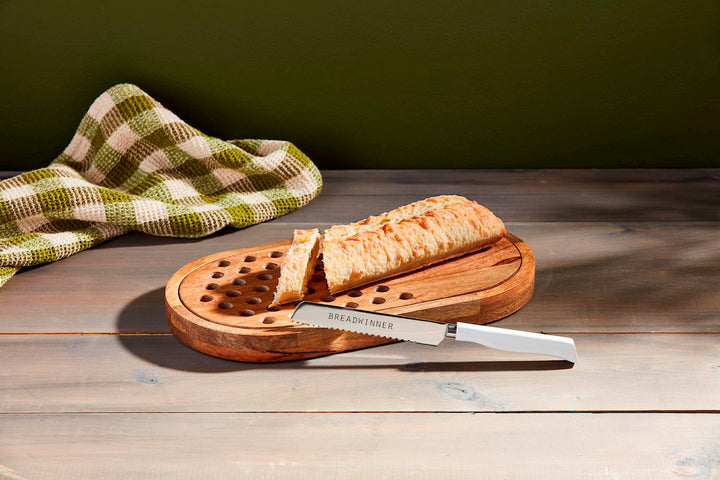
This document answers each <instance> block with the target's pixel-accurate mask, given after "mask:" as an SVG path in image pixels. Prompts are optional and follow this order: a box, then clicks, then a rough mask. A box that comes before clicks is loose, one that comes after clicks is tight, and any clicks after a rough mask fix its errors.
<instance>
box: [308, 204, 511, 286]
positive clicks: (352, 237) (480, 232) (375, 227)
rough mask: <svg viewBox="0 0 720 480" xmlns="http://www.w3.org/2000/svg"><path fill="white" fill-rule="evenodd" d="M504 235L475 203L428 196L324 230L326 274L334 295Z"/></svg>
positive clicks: (497, 223)
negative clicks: (358, 220)
mask: <svg viewBox="0 0 720 480" xmlns="http://www.w3.org/2000/svg"><path fill="white" fill-rule="evenodd" d="M505 233H506V230H505V225H504V224H503V222H502V220H500V219H499V218H497V217H496V216H495V215H494V214H493V213H492V212H491V211H490V210H488V209H487V208H485V207H483V206H482V205H479V204H478V203H477V202H474V201H471V200H468V199H466V198H464V197H460V196H457V195H442V196H438V197H431V198H428V199H425V200H422V201H420V202H415V203H412V204H410V205H405V206H403V207H400V208H398V209H395V210H393V211H390V212H386V213H383V214H382V215H378V216H376V217H369V218H367V219H365V220H362V221H360V222H355V223H352V224H349V225H338V226H333V227H331V228H329V229H328V230H326V231H325V236H324V239H323V244H322V250H323V263H324V269H325V278H326V279H327V282H328V288H329V290H330V293H332V294H335V293H339V292H342V291H346V290H349V289H352V288H356V287H359V286H361V285H365V284H368V283H372V282H375V281H378V280H381V279H384V278H388V277H392V276H395V275H400V274H403V273H407V272H410V271H413V270H417V269H419V268H422V267H425V266H428V265H431V264H433V263H437V262H440V261H444V260H447V259H449V258H454V257H457V256H460V255H464V254H467V253H470V252H472V251H474V250H477V249H479V248H482V247H484V246H485V245H488V244H491V243H494V242H497V241H498V240H500V239H501V238H502V237H503V236H504V235H505Z"/></svg>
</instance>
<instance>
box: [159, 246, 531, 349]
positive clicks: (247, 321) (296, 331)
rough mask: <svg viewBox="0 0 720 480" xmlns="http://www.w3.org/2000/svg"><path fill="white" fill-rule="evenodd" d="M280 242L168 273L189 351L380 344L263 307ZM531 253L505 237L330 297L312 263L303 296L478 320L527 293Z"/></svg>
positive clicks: (511, 306) (281, 252) (285, 309)
mask: <svg viewBox="0 0 720 480" xmlns="http://www.w3.org/2000/svg"><path fill="white" fill-rule="evenodd" d="M289 247H290V241H285V242H278V243H269V244H265V245H258V246H255V247H248V248H241V249H238V250H230V251H226V252H219V253H215V254H213V255H208V256H206V257H203V258H200V259H198V260H195V261H193V262H191V263H189V264H187V265H185V266H184V267H182V268H181V269H180V270H178V271H177V272H176V273H175V274H174V275H173V276H172V277H171V278H170V280H169V281H168V284H167V287H166V289H165V306H166V312H167V321H168V325H169V327H170V329H171V331H172V333H173V334H174V335H175V337H177V338H178V339H179V340H180V341H181V342H183V343H184V344H186V345H188V346H189V347H191V348H194V349H195V350H199V351H201V352H203V353H207V354H209V355H213V356H216V357H221V358H226V359H230V360H239V361H245V362H277V361H284V360H299V359H304V358H312V357H318V356H322V355H328V354H332V353H338V352H344V351H348V350H355V349H358V348H363V347H370V346H375V345H381V344H385V343H390V342H392V340H389V339H387V338H383V337H375V336H371V335H363V334H358V333H351V332H342V331H338V330H333V329H325V328H319V327H313V326H308V325H301V324H296V323H293V322H292V321H291V320H290V313H292V311H293V309H294V308H295V304H288V305H283V306H282V307H270V308H268V305H269V304H270V301H271V300H272V296H273V292H274V291H275V287H276V285H277V281H278V274H279V272H280V265H282V261H283V259H284V257H285V254H286V252H287V250H288V248H289ZM534 283H535V257H534V256H533V254H532V251H531V250H530V248H529V247H528V246H527V245H526V244H525V243H524V242H523V241H522V240H520V239H519V238H517V237H516V236H514V235H512V234H508V235H506V236H505V238H503V239H501V240H500V241H498V242H497V243H495V244H493V245H490V246H487V247H485V248H483V249H481V250H479V251H477V252H474V253H471V254H468V255H465V256H462V257H458V258H455V259H452V260H448V261H445V262H442V263H438V264H436V265H433V266H430V267H426V268H424V269H421V270H418V271H415V272H412V273H409V274H405V275H401V276H398V277H393V278H390V279H386V280H383V281H380V282H377V283H374V284H371V285H367V286H365V287H362V288H358V289H356V290H351V291H348V292H344V293H342V294H339V295H335V296H332V295H330V294H329V293H328V290H327V284H326V282H325V278H324V274H323V272H322V270H321V268H320V266H319V267H318V269H317V270H316V272H315V274H314V275H313V277H312V279H311V281H310V283H309V288H310V290H309V292H310V293H309V295H307V296H306V300H309V301H315V302H327V303H329V304H331V305H340V306H347V307H351V308H361V309H364V310H375V311H381V312H385V313H392V314H397V315H405V316H409V317H415V318H423V319H428V320H436V321H442V322H447V323H456V322H458V321H463V322H467V323H477V324H482V323H488V322H492V321H495V320H498V319H501V318H503V317H506V316H508V315H510V314H511V313H513V312H515V311H517V310H518V309H520V308H521V307H522V306H523V305H525V303H527V301H528V300H529V299H530V297H531V296H532V293H533V287H534Z"/></svg>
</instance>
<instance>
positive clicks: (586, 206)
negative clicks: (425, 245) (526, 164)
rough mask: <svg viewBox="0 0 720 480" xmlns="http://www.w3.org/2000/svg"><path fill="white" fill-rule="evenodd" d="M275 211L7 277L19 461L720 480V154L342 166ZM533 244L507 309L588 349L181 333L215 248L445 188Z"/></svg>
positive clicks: (358, 474)
mask: <svg viewBox="0 0 720 480" xmlns="http://www.w3.org/2000/svg"><path fill="white" fill-rule="evenodd" d="M323 176H324V181H325V187H324V191H323V193H322V194H321V195H320V197H318V198H317V199H316V200H314V201H313V202H311V204H309V205H308V206H306V207H304V208H302V209H300V210H299V211H297V212H294V213H292V214H290V215H287V216H285V217H282V218H279V219H277V220H274V221H272V222H268V223H265V224H262V225H257V226H254V227H251V228H247V229H244V230H225V231H223V232H220V233H219V234H216V235H213V236H211V237H208V238H205V239H201V240H178V239H166V238H155V237H151V236H148V235H142V234H130V235H126V236H124V237H121V238H117V239H114V240H112V241H109V242H107V243H106V244H104V245H102V246H100V247H97V248H94V249H92V250H89V251H85V252H82V253H80V254H78V255H75V256H73V257H70V258H68V259H65V260H62V261H60V262H57V263H54V264H50V265H45V266H41V267H36V268H31V269H26V270H23V271H22V272H21V273H20V274H18V275H17V276H16V277H15V278H13V279H12V280H11V281H10V282H8V284H7V285H6V286H5V287H3V288H2V289H0V366H2V368H1V369H0V478H10V479H18V478H19V479H27V480H31V479H70V478H72V479H84V478H88V479H100V478H102V479H135V478H142V479H146V478H147V479H150V478H152V479H156V478H160V479H184V478H188V479H189V478H193V479H194V478H243V479H251V478H252V479H254V478H263V479H264V478H268V479H269V478H273V479H275V478H277V479H285V478H287V479H304V478H307V479H323V478H332V479H335V478H357V479H360V478H363V479H364V478H393V479H401V478H413V479H439V478H448V479H458V478H460V479H462V478H473V479H475V478H547V479H559V478H568V479H575V478H620V479H624V478H647V479H661V478H670V479H683V478H688V479H717V478H720V336H719V334H720V228H719V227H720V169H692V170H567V171H565V170H559V171H550V170H537V171H485V170H483V171H481V170H475V171H442V170H441V171H324V172H323ZM441 193H456V194H461V195H466V196H468V197H469V198H472V199H474V200H477V201H479V202H480V203H482V204H484V205H486V206H488V207H489V208H490V209H492V210H493V211H495V212H496V213H497V214H498V215H499V216H500V217H501V218H503V219H504V220H505V221H506V223H507V225H508V229H509V230H510V231H511V232H513V233H515V234H516V235H518V236H519V237H520V238H522V239H523V240H525V241H526V242H527V243H528V244H529V245H530V246H531V247H532V248H533V251H534V253H535V256H536V261H537V274H536V291H535V295H534V297H533V299H531V301H530V303H529V304H528V305H527V306H526V307H525V308H523V309H522V310H521V311H520V312H518V313H516V314H514V315H512V316H511V317H509V318H506V319H504V320H502V321H500V322H498V323H497V324H496V325H497V326H502V327H509V328H517V329H525V330H530V331H543V332H547V333H554V334H562V335H568V336H571V337H573V338H574V339H575V341H576V344H577V349H578V354H579V362H578V363H577V364H576V365H575V366H574V367H573V368H567V365H566V364H564V363H563V362H556V361H553V360H549V359H547V358H542V357H538V356H528V355H517V354H510V353H506V352H499V351H493V350H489V349H486V348H483V347H480V346H476V345H473V344H467V343H461V342H450V341H448V342H444V343H443V344H441V346H440V347H438V348H433V347H426V346H421V345H414V344H407V343H396V344H391V345H386V346H381V347H376V348H371V349H365V350H359V351H355V352H350V353H345V354H339V355H334V356H328V357H325V358H318V359H313V360H306V361H299V362H288V363H280V364H244V363H237V362H231V361H225V360H220V359H217V358H213V357H209V356H205V355H203V354H200V353H197V352H195V351H193V350H190V349H188V348H187V347H185V346H184V345H182V344H180V343H179V342H178V341H177V340H175V338H174V337H173V336H172V335H170V334H169V333H168V329H167V326H166V324H165V317H164V310H163V288H164V285H165V283H166V282H167V280H168V279H169V277H170V276H171V275H172V274H173V272H175V271H176V270H177V269H178V268H179V267H181V266H182V265H184V264H186V263H187V262H189V261H191V260H194V259H196V258H198V257H201V256H204V255H208V254H211V253H214V252H218V251H223V250H229V249H232V248H239V247H243V246H250V245H254V244H258V243H266V242H273V241H279V240H284V239H288V238H290V236H291V233H292V230H293V229H296V228H308V227H311V226H312V227H316V226H317V227H321V228H322V227H326V226H329V225H331V224H333V223H339V222H342V223H345V222H349V221H352V220H356V219H359V218H363V217H365V216H367V215H369V214H376V213H380V212H382V211H386V210H389V209H392V208H394V207H396V206H399V205H401V204H404V203H407V202H410V201H413V200H418V199H421V198H425V197H427V196H430V195H434V194H441Z"/></svg>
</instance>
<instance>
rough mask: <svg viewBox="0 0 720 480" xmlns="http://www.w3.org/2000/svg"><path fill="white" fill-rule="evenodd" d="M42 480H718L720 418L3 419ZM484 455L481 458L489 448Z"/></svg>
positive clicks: (2, 448)
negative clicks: (201, 479)
mask: <svg viewBox="0 0 720 480" xmlns="http://www.w3.org/2000/svg"><path fill="white" fill-rule="evenodd" d="M0 422H2V431H3V435H2V436H1V437H0V452H1V454H2V457H3V461H4V462H5V463H6V464H7V465H8V466H9V467H11V468H13V469H14V470H15V471H16V472H17V473H18V474H20V475H23V477H25V478H27V479H28V480H29V479H34V480H45V479H48V480H50V479H52V480H64V479H90V478H102V479H104V480H114V479H122V480H135V479H147V478H153V479H172V480H182V479H196V478H250V479H260V478H273V479H292V480H296V479H301V480H302V479H308V480H322V479H333V480H334V479H337V478H348V479H365V478H373V479H374V478H392V479H421V480H422V479H428V480H436V479H439V478H447V479H477V478H534V479H548V480H558V479H568V480H575V479H578V478H618V479H626V478H633V479H635V478H638V479H648V480H649V479H653V480H661V479H673V480H677V479H682V478H693V479H712V478H716V477H717V475H718V472H720V453H719V452H720V449H719V447H718V443H719V441H720V439H719V438H718V435H717V432H718V431H720V417H718V415H703V414H696V415H683V414H665V415H657V414H605V415H589V414H503V415H492V414H480V415H477V414H475V415H473V414H464V413H463V414H448V413H430V414H418V413H410V414H392V413H387V414H385V413H373V414H332V413H325V414H323V413H306V414H288V413H279V414H257V413H248V414H223V413H210V414H113V415H4V416H3V417H2V418H0ZM480 447H481V448H480Z"/></svg>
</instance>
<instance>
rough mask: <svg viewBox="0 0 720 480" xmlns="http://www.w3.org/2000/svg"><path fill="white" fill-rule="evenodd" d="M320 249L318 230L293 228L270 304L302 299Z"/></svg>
mask: <svg viewBox="0 0 720 480" xmlns="http://www.w3.org/2000/svg"><path fill="white" fill-rule="evenodd" d="M319 250H320V231H319V230H318V229H317V228H314V229H312V230H295V231H294V232H293V240H292V245H290V249H289V250H288V252H287V254H286V255H285V260H284V261H283V263H282V266H281V267H280V277H279V278H278V286H277V290H275V296H274V297H273V301H272V302H271V303H270V306H274V305H281V304H283V303H289V302H296V301H299V300H302V299H303V297H304V296H305V294H306V293H307V284H308V281H309V280H310V277H312V274H313V271H314V270H315V264H316V263H317V259H318V251H319Z"/></svg>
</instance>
